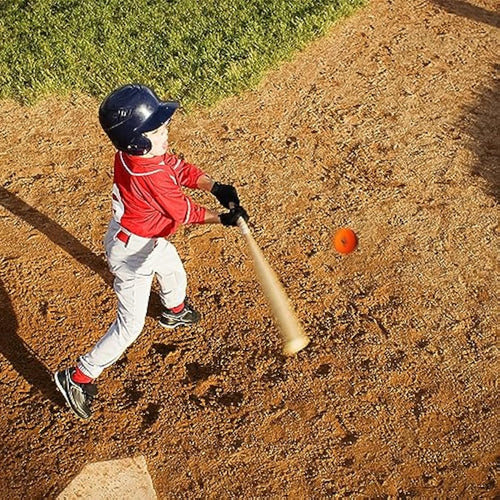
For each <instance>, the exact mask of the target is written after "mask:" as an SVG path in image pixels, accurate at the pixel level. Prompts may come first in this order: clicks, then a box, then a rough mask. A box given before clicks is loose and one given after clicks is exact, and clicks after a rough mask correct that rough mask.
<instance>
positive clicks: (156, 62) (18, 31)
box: [0, 0, 365, 108]
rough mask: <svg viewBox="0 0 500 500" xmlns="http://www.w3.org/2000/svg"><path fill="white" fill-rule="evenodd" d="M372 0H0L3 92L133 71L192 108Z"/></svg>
mask: <svg viewBox="0 0 500 500" xmlns="http://www.w3.org/2000/svg"><path fill="white" fill-rule="evenodd" d="M364 1H365V0H219V1H215V0H169V1H167V0H163V1H161V0H8V1H5V0H3V1H2V0H0V98H5V97H12V98H15V99H20V100H22V101H24V102H33V101H35V100H37V99H39V98H40V97H42V96H44V95H47V94H51V93H56V94H67V93H69V92H83V93H87V94H90V95H94V96H97V97H102V96H103V95H105V94H106V93H108V92H109V91H110V90H111V89H112V88H115V87H116V86H118V85H121V84H123V83H125V82H130V81H135V82H141V83H145V84H149V85H151V86H153V87H154V88H155V89H157V90H158V92H159V93H160V94H161V95H162V96H165V97H169V98H171V99H178V100H181V101H182V103H183V105H184V106H187V107H188V108H189V107H190V106H192V105H196V104H200V105H208V104H211V103H213V102H215V101H217V100H218V99H219V98H221V97H223V96H226V95H230V94H233V93H237V92H239V91H241V90H243V89H245V88H248V87H251V86H253V85H255V83H256V82H258V81H259V79H260V78H261V77H262V75H263V73H264V72H265V71H266V70H268V69H270V68H272V67H273V65H274V64H275V63H277V62H279V61H282V60H284V59H286V58H288V57H290V55H291V54H293V53H294V51H296V50H297V49H299V48H301V47H302V46H303V45H304V44H305V43H306V42H308V41H310V40H311V39H313V38H315V37H317V36H319V35H321V34H322V33H324V31H325V30H326V29H327V28H328V26H329V25H331V23H332V22H334V21H335V20H337V19H339V18H340V17H343V16H345V15H347V14H349V13H350V12H351V11H352V10H353V9H354V8H356V7H358V6H359V5H361V4H362V3H364Z"/></svg>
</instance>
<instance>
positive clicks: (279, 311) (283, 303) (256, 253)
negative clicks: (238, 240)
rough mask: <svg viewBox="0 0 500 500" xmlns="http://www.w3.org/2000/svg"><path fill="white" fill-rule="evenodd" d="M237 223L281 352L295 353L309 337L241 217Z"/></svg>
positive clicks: (307, 341)
mask: <svg viewBox="0 0 500 500" xmlns="http://www.w3.org/2000/svg"><path fill="white" fill-rule="evenodd" d="M237 224H238V227H239V228H240V231H241V234H242V235H243V237H244V238H245V240H246V243H247V246H248V250H249V251H250V255H251V257H252V261H253V265H254V269H255V274H256V275H257V279H258V280H259V282H260V284H261V286H262V290H263V291H264V295H265V296H266V298H267V301H268V303H269V306H270V307H271V311H272V313H273V316H274V318H275V319H276V322H277V324H278V328H279V331H280V335H281V338H282V340H283V343H284V345H283V353H284V354H286V355H291V354H295V353H297V352H299V351H300V350H302V349H304V347H306V346H307V344H309V337H307V335H306V334H305V333H304V331H303V329H302V326H301V324H300V323H299V320H298V319H297V317H296V315H295V313H294V311H293V309H292V307H291V305H290V302H289V300H288V297H287V295H286V293H285V290H284V289H283V286H282V285H281V283H280V282H279V280H278V277H277V276H276V273H275V272H274V271H273V269H272V268H271V266H270V265H269V263H268V262H267V260H266V258H265V257H264V254H263V253H262V251H261V249H260V248H259V246H258V245H257V242H256V241H255V239H254V237H253V236H252V234H251V232H250V229H249V227H248V225H247V223H246V222H245V220H244V219H243V217H239V218H238V221H237Z"/></svg>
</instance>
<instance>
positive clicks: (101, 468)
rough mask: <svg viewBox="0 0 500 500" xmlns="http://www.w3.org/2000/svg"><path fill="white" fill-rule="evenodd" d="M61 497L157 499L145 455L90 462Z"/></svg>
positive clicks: (120, 499) (101, 499)
mask: <svg viewBox="0 0 500 500" xmlns="http://www.w3.org/2000/svg"><path fill="white" fill-rule="evenodd" d="M57 498H58V500H75V499H77V498H78V499H83V498H84V499H85V500H123V499H124V498H126V499H127V500H153V499H154V500H156V499H157V497H156V493H155V490H154V488H153V482H152V481H151V476H150V475H149V472H148V468H147V466H146V460H145V459H144V457H142V456H140V457H135V458H124V459H120V460H109V461H107V462H95V463H93V464H88V465H86V466H85V467H84V468H83V469H82V471H81V472H80V474H78V475H77V476H76V477H75V479H73V481H71V483H69V484H68V486H67V487H66V489H65V490H64V491H63V492H62V493H61V494H60V495H59V496H58V497H57Z"/></svg>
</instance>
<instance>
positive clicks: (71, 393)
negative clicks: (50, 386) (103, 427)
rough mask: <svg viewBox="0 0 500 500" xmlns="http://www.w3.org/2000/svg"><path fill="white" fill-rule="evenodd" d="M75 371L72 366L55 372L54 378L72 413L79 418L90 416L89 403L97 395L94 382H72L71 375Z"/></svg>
mask: <svg viewBox="0 0 500 500" xmlns="http://www.w3.org/2000/svg"><path fill="white" fill-rule="evenodd" d="M73 373H75V369H74V368H67V369H66V370H64V371H61V372H56V373H55V374H54V380H55V382H56V386H57V389H58V390H59V391H60V392H61V393H62V395H63V396H64V399H65V400H66V401H67V403H68V405H69V407H70V408H71V410H73V413H75V415H77V416H78V417H80V418H90V417H91V415H92V411H91V409H90V404H91V403H92V400H93V399H94V397H95V396H96V395H97V386H96V385H95V384H78V383H77V382H73V379H72V378H71V376H72V375H73Z"/></svg>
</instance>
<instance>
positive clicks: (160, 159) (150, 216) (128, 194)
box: [114, 151, 205, 238]
mask: <svg viewBox="0 0 500 500" xmlns="http://www.w3.org/2000/svg"><path fill="white" fill-rule="evenodd" d="M203 174H204V172H203V171H202V170H200V169H199V168H198V167H196V166H195V165H191V164H190V163H187V162H185V161H184V160H181V159H180V158H178V157H177V156H175V155H169V154H166V155H164V156H155V157H154V158H144V157H142V156H134V155H128V154H126V153H123V152H121V151H118V152H117V153H116V155H115V167H114V183H115V184H116V186H117V187H118V190H119V192H120V201H121V203H122V205H123V215H122V216H121V218H120V220H118V221H117V222H119V223H120V225H121V226H122V227H123V228H125V229H127V230H128V231H130V232H131V233H133V234H136V235H138V236H142V237H145V238H158V237H162V236H169V235H171V234H173V233H174V232H175V231H176V229H177V228H178V227H179V225H180V224H200V223H202V222H203V221H204V220H205V208H204V207H201V206H200V205H197V204H196V203H194V202H193V201H192V200H191V199H190V198H189V196H186V195H185V194H184V193H183V191H182V189H181V186H184V187H188V188H196V187H197V182H198V179H199V178H200V177H201V176H202V175H203ZM115 201H116V197H115ZM115 217H116V215H115Z"/></svg>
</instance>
